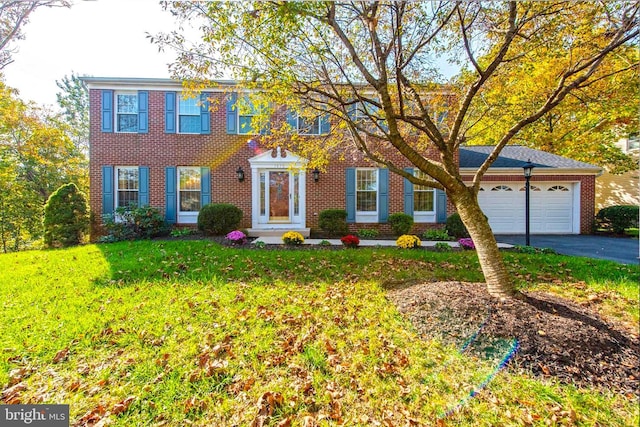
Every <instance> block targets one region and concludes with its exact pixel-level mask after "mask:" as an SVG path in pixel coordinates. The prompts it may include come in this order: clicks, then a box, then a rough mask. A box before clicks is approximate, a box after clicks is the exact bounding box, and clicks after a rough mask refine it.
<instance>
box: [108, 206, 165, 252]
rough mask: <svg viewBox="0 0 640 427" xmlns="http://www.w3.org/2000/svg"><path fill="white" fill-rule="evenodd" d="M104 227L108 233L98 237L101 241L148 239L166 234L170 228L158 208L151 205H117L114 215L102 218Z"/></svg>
mask: <svg viewBox="0 0 640 427" xmlns="http://www.w3.org/2000/svg"><path fill="white" fill-rule="evenodd" d="M104 227H105V229H106V230H107V232H108V235H107V236H104V237H101V238H100V239H99V241H100V242H103V243H105V242H118V241H122V240H137V239H150V238H152V237H158V236H164V235H167V234H169V232H170V230H171V226H170V225H169V224H167V223H166V222H165V220H164V217H163V216H162V214H161V213H160V210H159V209H158V208H152V207H151V206H142V207H129V208H125V207H119V208H117V209H116V212H115V214H114V215H108V216H106V217H105V218H104Z"/></svg>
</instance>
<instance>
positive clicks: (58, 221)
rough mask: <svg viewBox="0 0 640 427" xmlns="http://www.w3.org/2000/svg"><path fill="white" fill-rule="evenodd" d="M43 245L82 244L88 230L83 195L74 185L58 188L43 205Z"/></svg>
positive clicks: (86, 211) (63, 245)
mask: <svg viewBox="0 0 640 427" xmlns="http://www.w3.org/2000/svg"><path fill="white" fill-rule="evenodd" d="M43 225H44V244H45V245H46V246H48V247H60V246H61V247H67V246H72V245H77V244H80V243H81V242H82V240H83V239H84V236H85V234H86V233H87V231H88V229H89V208H88V206H87V199H86V197H85V195H84V194H83V193H82V192H81V191H80V190H79V189H78V187H77V186H76V185H75V184H66V185H63V186H61V187H60V188H58V189H57V190H56V191H55V192H54V193H53V194H51V196H49V200H47V203H46V204H45V205H44V220H43Z"/></svg>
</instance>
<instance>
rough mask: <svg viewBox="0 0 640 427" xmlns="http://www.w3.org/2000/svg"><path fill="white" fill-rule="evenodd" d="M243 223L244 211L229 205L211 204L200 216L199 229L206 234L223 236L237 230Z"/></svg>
mask: <svg viewBox="0 0 640 427" xmlns="http://www.w3.org/2000/svg"><path fill="white" fill-rule="evenodd" d="M240 221H242V211H241V210H240V208H239V207H237V206H234V205H232V204H229V203H210V204H208V205H205V206H203V207H202V208H201V209H200V213H199V214H198V229H199V230H200V231H202V232H204V233H205V234H212V235H223V234H227V233H229V232H231V231H233V230H236V229H237V228H238V226H239V225H240Z"/></svg>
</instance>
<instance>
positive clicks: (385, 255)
mask: <svg viewBox="0 0 640 427" xmlns="http://www.w3.org/2000/svg"><path fill="white" fill-rule="evenodd" d="M505 260H506V262H507V265H508V266H509V268H510V270H511V271H512V273H513V276H514V277H515V279H516V281H517V283H518V286H519V287H521V288H527V289H533V288H536V289H544V290H549V291H552V292H556V293H561V294H562V295H564V296H566V297H570V298H572V299H574V300H576V301H582V300H588V301H590V302H593V295H597V298H598V301H597V303H598V307H599V308H600V309H601V312H602V313H604V314H606V315H607V316H615V317H616V318H617V319H618V320H619V321H621V322H626V323H629V324H634V322H636V323H635V324H637V321H638V307H637V299H638V281H639V279H640V274H639V270H638V268H637V267H636V266H623V265H620V264H615V263H612V262H608V261H596V260H588V259H584V258H571V257H565V256H556V255H524V254H516V253H506V254H505ZM0 271H1V272H2V275H0V300H1V301H2V311H0V325H2V326H1V328H2V329H1V332H2V334H1V335H0V388H1V389H2V390H3V394H2V400H3V402H4V403H20V402H22V403H38V402H46V403H68V404H69V405H70V410H71V418H72V423H77V424H79V425H83V424H90V423H91V422H97V421H98V420H101V419H104V420H107V421H109V422H111V423H113V424H114V425H122V426H132V425H153V424H158V425H163V424H164V425H183V424H186V423H189V424H194V425H220V426H225V425H229V426H230V425H242V426H245V425H272V426H275V425H279V423H282V424H280V425H283V426H284V425H289V424H287V423H288V422H290V423H291V425H307V426H312V425H337V424H338V423H340V422H343V423H344V425H350V426H351V425H363V426H365V425H417V424H425V425H433V424H435V423H436V422H437V420H438V418H439V417H441V416H442V415H443V414H444V413H446V412H447V410H449V409H451V408H455V407H456V405H457V404H458V403H459V402H461V401H462V402H464V404H463V405H461V409H460V410H459V411H457V412H455V413H453V414H452V415H450V416H449V417H447V418H446V419H445V421H446V423H447V424H448V423H451V424H452V425H456V424H463V425H496V424H501V425H521V424H524V423H540V424H541V425H544V424H545V421H546V420H548V421H549V422H551V423H552V424H553V423H557V424H567V425H570V424H578V425H619V426H623V425H637V424H638V421H639V415H638V406H637V403H638V401H637V396H626V397H625V396H621V395H618V394H616V393H614V392H607V391H598V390H593V389H579V388H576V387H574V386H570V385H563V384H560V383H558V382H556V381H553V380H548V381H541V380H539V379H537V378H535V377H533V376H532V375H530V374H528V373H527V372H521V371H520V370H519V369H517V367H512V368H508V369H507V370H506V371H502V373H499V374H498V375H497V376H496V377H495V379H494V380H493V381H492V382H491V383H490V384H489V385H488V388H487V389H485V390H484V391H482V392H480V393H479V394H478V395H477V396H476V397H475V398H472V399H469V400H468V401H467V400H466V398H467V397H468V396H469V392H470V391H471V390H474V389H477V388H478V386H479V385H480V384H481V383H482V382H483V381H485V380H486V379H487V378H488V377H489V376H490V375H491V374H492V373H493V372H494V369H495V363H494V362H493V361H488V360H484V359H480V358H476V357H473V356H471V355H466V354H465V355H461V354H460V353H459V352H458V349H456V348H452V347H447V346H445V345H443V344H442V343H440V342H438V341H435V340H433V341H424V340H421V339H420V338H419V337H418V334H417V333H416V331H415V329H414V328H413V327H412V325H411V324H410V323H409V322H408V321H407V320H405V319H404V318H403V317H402V316H401V315H400V314H399V312H398V311H397V310H396V308H395V306H393V304H391V303H390V302H389V301H388V300H387V298H386V296H385V287H386V286H390V285H391V286H393V285H394V284H397V283H410V282H412V281H427V282H428V281H436V280H438V281H440V280H457V281H468V282H478V281H481V280H482V275H481V272H480V270H479V267H478V261H477V257H476V255H475V253H473V252H456V253H436V252H428V251H418V250H404V251H402V250H398V249H395V248H391V249H364V248H361V249H358V250H337V251H325V250H278V251H267V250H248V249H235V248H228V247H221V246H219V245H217V244H216V243H212V242H209V241H147V242H133V243H129V242H123V243H117V244H110V245H89V246H85V247H79V248H73V249H68V250H57V251H31V252H23V253H17V254H7V255H0ZM412 422H413V423H417V424H411V423H412ZM252 423H254V424H252Z"/></svg>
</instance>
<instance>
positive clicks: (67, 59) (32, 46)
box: [3, 0, 176, 106]
mask: <svg viewBox="0 0 640 427" xmlns="http://www.w3.org/2000/svg"><path fill="white" fill-rule="evenodd" d="M174 28H176V24H175V21H174V18H173V17H172V16H171V14H170V13H169V12H165V11H163V10H162V8H161V6H160V5H159V4H158V1H157V0H96V1H78V0H75V1H74V4H73V6H72V7H71V8H69V9H67V8H39V9H36V11H35V12H34V13H33V14H32V15H31V17H30V20H29V22H28V24H27V25H26V26H24V28H23V33H24V34H25V36H26V38H25V39H24V40H19V41H18V42H17V45H16V46H17V48H18V52H17V53H15V54H14V55H13V60H14V62H13V63H11V64H9V65H8V66H7V67H5V69H4V70H3V72H4V80H5V83H6V84H7V85H8V86H10V87H13V88H15V89H18V91H19V93H20V95H19V97H20V98H21V99H22V100H24V101H34V102H36V103H37V104H39V105H43V106H44V105H55V104H56V93H57V92H59V91H60V89H59V88H58V87H57V86H56V80H62V78H63V77H64V76H65V75H71V72H72V71H73V72H75V73H76V74H81V75H82V74H87V75H90V76H94V77H151V78H157V77H160V78H167V77H169V72H168V66H167V64H169V63H171V62H172V61H173V59H174V54H173V53H170V52H164V53H163V52H158V47H157V46H156V45H153V44H151V42H149V40H148V39H147V38H146V33H150V34H156V33H158V32H160V31H170V30H172V29H174Z"/></svg>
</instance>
